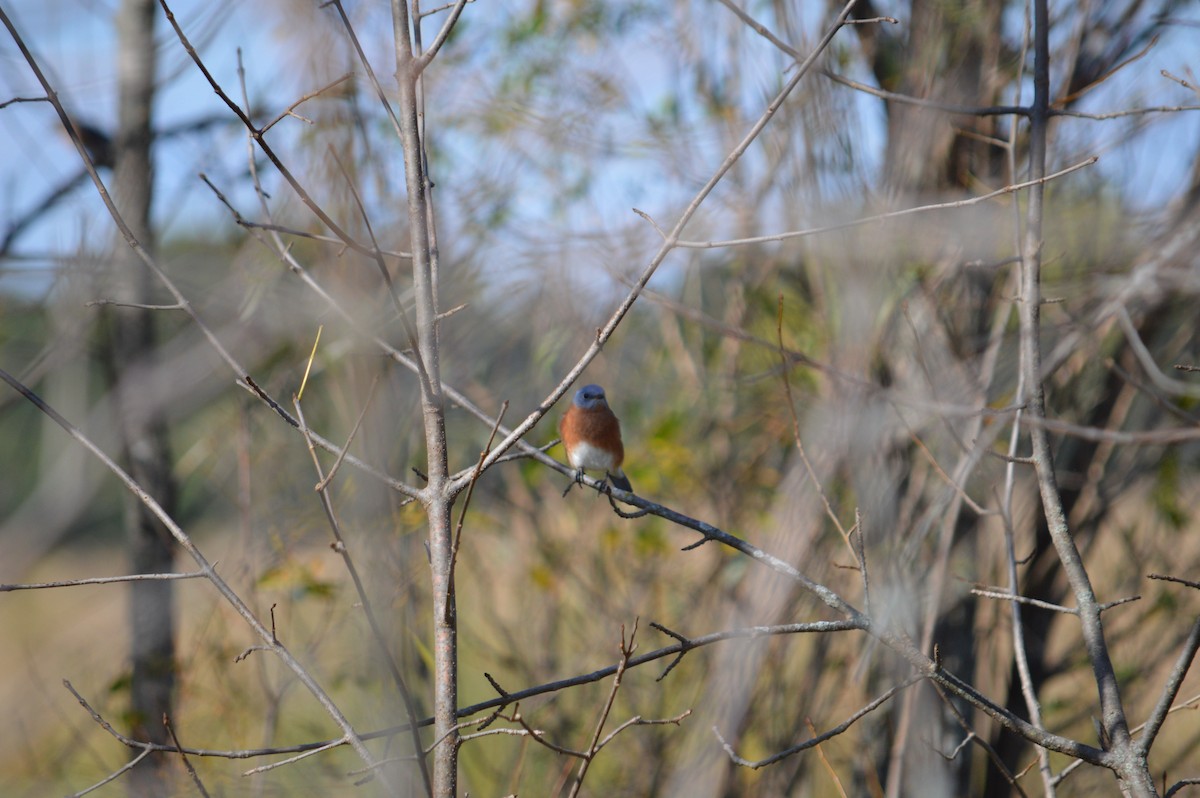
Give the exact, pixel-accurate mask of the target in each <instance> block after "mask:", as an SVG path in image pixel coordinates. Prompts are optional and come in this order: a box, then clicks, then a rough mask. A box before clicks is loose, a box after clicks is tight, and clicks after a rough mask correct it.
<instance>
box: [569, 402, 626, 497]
mask: <svg viewBox="0 0 1200 798" xmlns="http://www.w3.org/2000/svg"><path fill="white" fill-rule="evenodd" d="M558 434H559V435H561V436H562V442H563V446H564V447H565V448H566V450H567V462H568V463H570V464H571V465H573V466H574V467H575V470H576V479H577V480H578V478H579V477H581V476H583V470H584V469H585V468H590V469H593V470H595V471H603V472H604V473H605V474H606V475H607V476H608V478H609V479H611V480H612V484H613V485H615V486H616V487H618V488H620V489H621V490H626V491H629V492H630V493H632V492H633V486H632V485H630V484H629V480H628V479H627V478H626V477H625V472H624V471H622V470H621V461H622V460H624V459H625V447H624V446H623V445H622V444H621V422H619V421H617V417H616V416H615V415H613V411H612V410H611V409H610V408H609V406H608V402H607V401H606V400H605V398H604V389H603V388H601V387H600V386H599V385H585V386H583V387H582V388H580V389H579V390H578V391H576V392H575V399H574V401H572V402H571V406H570V407H568V408H567V412H566V413H564V414H563V417H562V421H560V422H558Z"/></svg>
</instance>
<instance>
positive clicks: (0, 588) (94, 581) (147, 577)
mask: <svg viewBox="0 0 1200 798" xmlns="http://www.w3.org/2000/svg"><path fill="white" fill-rule="evenodd" d="M216 565H217V564H216V562H214V563H213V567H214V568H215V567H216ZM207 577H208V574H206V573H205V572H204V571H189V572H187V573H181V574H130V575H128V576H93V577H88V578H87V579H62V580H59V581H57V582H27V583H24V584H15V585H0V593H8V592H9V591H12V590H45V589H48V588H56V587H78V586H79V585H110V584H113V583H114V582H143V581H146V582H151V581H159V580H171V579H206V578H207Z"/></svg>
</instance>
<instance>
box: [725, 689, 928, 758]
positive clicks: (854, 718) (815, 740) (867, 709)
mask: <svg viewBox="0 0 1200 798" xmlns="http://www.w3.org/2000/svg"><path fill="white" fill-rule="evenodd" d="M921 678H922V677H920V676H910V677H909V678H908V679H906V680H905V681H904V682H902V683H900V684H898V685H896V686H894V687H892V688H891V689H889V690H887V691H886V692H884V693H883V695H881V696H879V697H878V698H876V699H875V700H874V701H872V702H870V703H869V704H867V705H866V706H864V707H862V708H861V709H859V710H858V711H857V712H855V713H854V714H853V715H851V716H850V717H849V718H847V719H846V720H845V721H843V722H842V723H839V724H838V725H837V726H834V727H833V728H832V729H830V730H829V731H827V732H825V733H824V734H819V735H817V736H816V737H812V738H810V739H808V740H805V741H804V742H802V743H797V744H796V745H793V746H792V747H791V748H785V749H784V750H782V751H779V752H777V753H775V754H772V755H771V756H769V757H767V758H766V759H759V760H753V761H752V760H749V759H743V758H742V757H740V756H738V754H737V752H736V751H734V750H733V746H732V745H730V744H729V743H728V742H726V740H725V738H724V737H722V736H721V732H720V731H719V730H718V729H717V727H715V726H714V727H713V734H715V735H717V739H718V740H720V741H721V747H722V748H724V749H725V753H727V754H728V755H729V758H730V760H732V761H733V763H734V764H735V765H740V766H742V767H745V768H751V769H753V770H758V769H759V768H762V767H766V766H767V765H773V764H775V763H776V762H780V761H782V760H784V759H787V758H788V757H789V756H792V755H794V754H798V753H800V752H801V751H806V750H808V749H809V748H812V747H813V746H817V745H820V744H821V743H823V742H825V741H826V740H831V739H833V738H834V737H837V736H838V735H840V734H843V733H844V732H845V731H846V730H847V729H849V728H850V727H851V726H853V725H854V724H855V723H857V722H858V721H859V720H861V719H862V718H863V717H865V716H866V715H868V714H870V713H871V712H873V711H875V710H876V709H878V708H879V707H881V706H883V705H884V704H886V703H887V702H888V700H889V699H891V697H892V696H894V695H895V694H896V693H899V692H900V691H901V690H903V689H905V688H906V687H910V686H912V685H914V684H916V683H917V682H919V681H921Z"/></svg>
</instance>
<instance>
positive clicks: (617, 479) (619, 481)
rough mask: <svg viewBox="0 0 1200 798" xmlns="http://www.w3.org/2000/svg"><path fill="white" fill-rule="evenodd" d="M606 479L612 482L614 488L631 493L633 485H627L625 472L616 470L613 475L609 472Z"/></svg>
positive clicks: (627, 480)
mask: <svg viewBox="0 0 1200 798" xmlns="http://www.w3.org/2000/svg"><path fill="white" fill-rule="evenodd" d="M608 478H609V479H611V480H612V484H613V487H614V488H620V489H621V490H624V491H628V492H629V493H633V485H630V484H629V478H628V477H626V476H625V472H624V471H622V470H621V469H619V468H618V469H617V473H615V474H614V473H613V472H611V471H609V472H608Z"/></svg>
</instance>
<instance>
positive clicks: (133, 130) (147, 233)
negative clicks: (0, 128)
mask: <svg viewBox="0 0 1200 798" xmlns="http://www.w3.org/2000/svg"><path fill="white" fill-rule="evenodd" d="M157 9H158V5H157V4H156V3H155V2H154V0H122V2H121V6H120V9H119V11H118V14H117V28H118V30H117V38H118V48H117V59H118V66H117V76H118V77H117V80H118V89H117V91H118V101H117V102H118V118H117V132H116V139H115V143H116V151H115V152H116V158H115V163H114V173H113V181H112V182H113V199H114V201H115V202H116V205H117V208H118V209H119V210H120V212H121V215H122V216H123V217H124V219H125V222H126V224H128V225H129V228H130V230H132V232H133V235H134V236H135V237H136V238H137V240H138V241H139V242H140V243H141V245H142V246H143V247H145V248H146V249H147V250H149V251H153V235H152V233H151V227H150V208H151V197H152V194H153V182H154V173H153V165H152V157H151V150H152V145H153V132H152V129H151V118H152V111H153V105H154V93H155V71H156V70H155V62H156V56H155V50H154V48H155V43H154V22H155V17H156V11H157ZM111 275H112V282H111V284H110V286H109V290H110V291H112V292H114V294H115V297H114V298H115V299H116V300H117V301H118V302H125V303H134V304H142V305H145V304H152V303H153V302H154V299H153V291H152V287H151V286H152V282H151V281H152V279H153V277H152V275H151V273H150V271H149V270H148V269H147V268H146V266H145V264H143V263H142V262H141V260H140V259H139V257H138V255H137V253H136V252H135V251H134V250H133V248H132V247H130V246H129V245H128V243H127V242H126V241H125V240H124V239H123V238H122V237H121V236H120V235H119V234H118V236H117V240H116V241H115V242H114V251H113V260H112V268H111ZM156 312H158V311H154V310H148V309H144V308H136V307H120V306H115V307H113V308H112V310H111V313H110V314H109V327H110V331H111V337H110V339H109V341H110V351H109V363H110V367H111V378H112V383H113V387H114V390H115V398H116V413H117V416H118V419H119V434H120V436H121V447H122V454H123V457H124V461H125V467H126V468H127V469H128V470H129V472H130V474H131V475H132V476H133V478H134V479H136V480H137V481H138V483H139V484H140V485H142V487H144V488H145V489H146V490H147V491H148V492H149V493H150V495H151V496H153V497H154V498H155V499H156V500H157V501H158V502H159V504H161V505H162V507H163V509H165V510H166V511H167V512H168V513H170V514H171V515H172V516H175V514H176V504H177V502H176V486H175V480H174V478H173V475H172V466H171V452H170V445H169V442H168V437H167V422H166V417H165V412H164V411H163V409H162V408H161V406H160V403H159V402H158V401H157V399H156V398H155V395H154V394H155V393H156V391H155V390H154V387H153V385H154V381H153V380H152V379H150V377H151V370H150V368H149V367H150V365H151V360H152V359H153V358H154V357H156V354H155V347H156V338H157V337H156V335H155V320H154V314H155V313H156ZM125 525H126V530H127V536H128V541H129V551H130V560H131V566H132V572H133V573H158V572H167V571H170V570H171V566H172V562H173V560H174V552H173V548H174V542H173V541H172V539H171V536H170V535H169V534H168V532H167V531H166V529H165V528H163V526H162V525H161V524H160V523H159V522H158V521H157V520H156V519H155V518H154V517H153V516H152V515H151V514H150V513H149V511H148V510H147V509H146V507H145V506H144V505H143V504H142V503H141V502H139V501H137V500H136V499H134V498H133V497H132V496H129V497H128V501H127V503H126V521H125ZM129 590H130V593H129V597H130V607H129V610H130V616H129V621H130V652H131V667H132V673H131V678H130V715H131V718H130V720H131V724H130V726H131V732H130V733H131V735H132V736H133V737H134V739H138V740H151V741H154V742H165V741H166V740H167V733H166V729H165V728H164V725H163V716H164V715H170V713H171V702H172V692H173V689H174V686H175V644H174V620H173V609H174V589H173V587H172V583H171V582H169V581H143V582H131V583H130V587H129ZM165 764H166V757H165V756H153V757H150V758H149V759H148V760H147V761H146V762H145V763H144V764H141V765H139V766H138V767H137V768H135V769H134V771H133V773H132V778H131V779H130V782H129V784H130V794H131V795H134V796H139V797H140V796H157V795H166V794H168V793H169V790H168V789H167V784H166V775H165V773H164V768H165Z"/></svg>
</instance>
